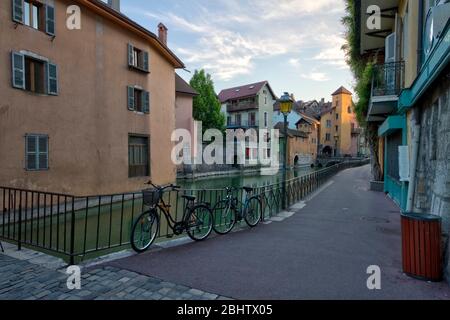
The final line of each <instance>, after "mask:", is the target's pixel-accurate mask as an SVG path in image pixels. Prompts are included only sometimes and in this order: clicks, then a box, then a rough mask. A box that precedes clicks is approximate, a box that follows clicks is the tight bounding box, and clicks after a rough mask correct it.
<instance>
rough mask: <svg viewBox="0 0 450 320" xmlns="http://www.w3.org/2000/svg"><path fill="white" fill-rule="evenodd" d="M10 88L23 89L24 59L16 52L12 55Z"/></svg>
mask: <svg viewBox="0 0 450 320" xmlns="http://www.w3.org/2000/svg"><path fill="white" fill-rule="evenodd" d="M12 86H13V87H14V88H17V89H23V90H24V89H25V57H24V55H23V54H21V53H18V52H13V53H12Z"/></svg>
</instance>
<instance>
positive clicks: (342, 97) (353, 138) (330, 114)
mask: <svg viewBox="0 0 450 320" xmlns="http://www.w3.org/2000/svg"><path fill="white" fill-rule="evenodd" d="M332 97H333V100H332V105H331V107H330V108H328V109H326V110H323V111H322V114H321V119H320V145H319V150H320V153H321V154H322V155H329V156H334V157H340V156H352V157H356V156H357V155H358V141H359V136H360V133H361V131H360V130H359V127H358V122H357V121H356V114H355V112H354V110H353V101H352V93H351V92H350V91H349V90H347V89H346V88H344V87H340V88H339V89H338V90H336V91H335V92H334V93H333V94H332Z"/></svg>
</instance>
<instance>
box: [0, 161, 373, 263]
mask: <svg viewBox="0 0 450 320" xmlns="http://www.w3.org/2000/svg"><path fill="white" fill-rule="evenodd" d="M364 164H368V160H361V161H350V162H345V163H341V164H337V165H335V166H332V167H329V168H326V169H323V170H320V171H316V172H313V173H310V174H307V175H305V176H302V177H299V178H294V179H291V180H288V181H287V188H286V193H285V194H283V193H282V190H283V183H282V182H280V183H276V184H272V185H266V186H253V187H255V191H254V194H257V195H259V196H260V198H261V203H262V210H263V220H264V219H268V218H270V217H272V216H274V215H276V214H278V213H279V212H281V211H282V210H283V208H282V197H283V196H286V202H287V204H288V206H291V205H292V204H294V203H296V202H298V201H300V200H302V199H304V198H305V197H306V196H308V195H309V194H311V192H313V191H315V190H316V189H317V188H319V187H320V186H321V185H322V184H323V183H324V182H325V181H326V180H327V179H329V178H330V177H331V176H333V175H334V174H336V173H337V172H339V171H340V170H343V169H346V168H350V167H356V166H361V165H364ZM182 194H190V195H194V196H196V197H197V199H198V201H199V202H207V203H209V204H211V206H214V204H215V203H217V202H218V201H220V200H222V199H224V198H225V196H226V191H225V190H223V189H217V190H183V191H173V192H168V193H166V194H164V197H165V201H166V203H167V204H170V206H171V212H172V214H173V216H174V218H175V219H176V220H178V221H179V220H180V219H181V218H182V215H183V210H184V207H185V205H186V203H185V200H183V199H182V198H181V197H180V196H181V195H182ZM236 196H237V197H238V199H241V200H244V199H245V193H244V191H243V190H238V191H236ZM144 209H145V208H144V205H143V203H142V193H141V192H135V193H126V194H115V195H101V196H89V197H76V196H71V195H65V194H56V193H49V192H40V191H31V190H24V189H17V188H8V187H0V239H2V240H6V241H10V242H14V243H17V246H18V249H19V250H20V249H21V248H22V246H23V245H25V246H29V247H32V248H37V249H40V250H43V251H45V252H48V253H50V254H54V255H56V256H61V257H63V258H65V259H66V260H67V261H68V262H69V263H70V264H74V263H75V262H78V261H79V260H80V259H84V258H90V257H92V256H93V255H99V254H100V253H101V254H103V253H108V252H112V251H115V250H117V249H118V248H122V247H125V246H127V245H129V244H130V231H131V227H132V223H133V221H134V220H135V218H136V217H137V216H138V215H139V214H140V213H141V212H142V211H143V210H144ZM173 236H174V235H173V233H172V230H171V229H170V228H169V226H168V225H167V224H166V222H165V221H164V219H162V220H161V228H160V230H159V239H164V238H168V237H169V238H170V237H173Z"/></svg>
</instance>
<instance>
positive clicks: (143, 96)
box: [128, 86, 150, 114]
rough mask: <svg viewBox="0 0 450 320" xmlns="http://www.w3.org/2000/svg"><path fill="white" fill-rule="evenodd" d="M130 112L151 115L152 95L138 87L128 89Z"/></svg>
mask: <svg viewBox="0 0 450 320" xmlns="http://www.w3.org/2000/svg"><path fill="white" fill-rule="evenodd" d="M128 110H130V111H136V112H142V113H147V114H148V113H150V93H149V92H148V91H145V90H142V89H141V88H139V87H136V86H134V87H133V86H129V87H128Z"/></svg>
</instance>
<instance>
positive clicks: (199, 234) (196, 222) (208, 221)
mask: <svg viewBox="0 0 450 320" xmlns="http://www.w3.org/2000/svg"><path fill="white" fill-rule="evenodd" d="M212 228H213V215H212V212H211V209H210V208H209V207H208V206H205V205H197V206H195V207H194V208H193V209H192V210H191V212H190V213H189V217H188V220H187V226H186V231H187V234H188V235H189V237H190V238H191V239H192V240H195V241H202V240H205V239H206V238H208V236H209V235H210V234H211V231H212Z"/></svg>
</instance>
